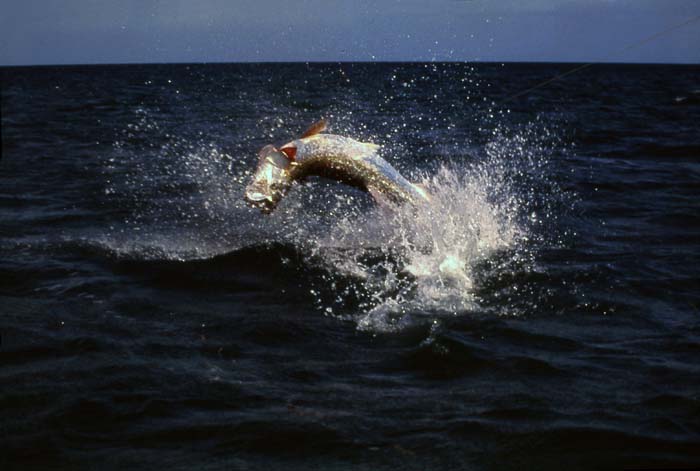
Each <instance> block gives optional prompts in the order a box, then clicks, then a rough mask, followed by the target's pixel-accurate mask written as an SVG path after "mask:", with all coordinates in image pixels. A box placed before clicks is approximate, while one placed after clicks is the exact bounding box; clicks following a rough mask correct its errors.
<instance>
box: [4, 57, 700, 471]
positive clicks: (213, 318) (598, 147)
mask: <svg viewBox="0 0 700 471" xmlns="http://www.w3.org/2000/svg"><path fill="white" fill-rule="evenodd" d="M571 67H573V66H570V65H552V64H550V65H543V64H539V65H538V64H506V65H501V64H483V65H477V66H471V65H466V64H341V65H339V64H312V65H304V64H286V65H285V64H269V65H252V64H251V65H189V66H187V65H148V66H96V67H47V68H4V69H2V161H0V335H1V336H2V344H1V345H0V431H1V434H2V436H1V437H0V440H1V441H2V448H3V451H2V453H0V468H2V469H15V468H17V469H31V468H37V469H53V468H68V469H100V470H102V469H164V468H170V469H261V468H263V467H266V468H268V469H367V470H370V469H371V470H375V469H523V468H526V469H527V468H530V469H561V468H562V467H567V468H569V469H591V468H598V469H600V468H620V467H651V466H655V467H693V466H700V268H699V267H700V67H699V66H657V65H652V66H647V65H634V66H626V65H600V66H593V67H590V68H588V69H586V70H583V71H581V72H579V73H577V74H575V75H573V76H569V77H567V78H566V79H564V80H561V81H558V82H554V83H552V84H550V85H548V86H546V87H543V88H539V89H537V90H534V91H532V92H531V93H529V94H527V95H525V96H521V97H518V98H516V99H514V100H508V97H510V96H512V95H514V94H516V93H518V92H520V91H522V90H524V89H526V88H528V87H530V86H533V85H535V84H536V83H538V82H541V81H543V80H546V79H548V78H550V77H552V76H554V75H556V74H558V73H561V72H564V71H566V70H569V69H570V68H571ZM321 116H325V117H326V118H328V119H329V121H330V123H331V128H330V131H331V132H334V133H337V134H343V135H348V136H351V137H354V138H357V139H360V140H365V141H372V142H375V143H377V144H381V145H382V148H383V150H382V155H383V156H384V157H385V158H386V159H387V160H388V161H389V162H391V163H392V164H393V165H395V166H396V167H397V168H398V169H400V170H401V171H402V173H404V174H405V175H406V176H407V177H408V178H410V179H411V180H414V181H422V182H423V183H424V184H425V185H426V187H427V188H428V189H429V191H430V192H431V194H432V195H433V203H432V205H431V206H430V207H429V208H422V209H420V210H418V211H415V210H408V209H406V208H402V209H400V210H397V211H395V212H392V211H390V210H387V209H382V208H377V207H375V205H374V204H373V202H372V200H371V199H370V198H369V197H368V196H367V195H364V194H362V193H359V192H358V191H357V190H354V189H351V188H345V187H343V186H341V185H339V184H336V183H334V182H330V181H324V180H315V181H311V182H309V183H308V184H306V185H300V186H299V187H297V188H294V189H292V191H291V192H290V194H289V195H288V196H287V197H286V199H285V200H284V201H283V202H282V204H281V205H280V206H279V208H278V209H277V211H276V212H275V213H274V214H273V215H271V216H265V215H262V214H260V213H259V212H258V211H256V210H254V209H251V208H248V207H246V206H245V204H244V202H243V200H242V192H243V188H244V187H245V185H246V183H247V182H248V180H249V178H250V172H251V171H252V170H253V169H254V167H255V164H256V154H257V151H258V150H259V149H260V148H261V147H262V146H263V145H265V144H268V143H275V144H278V145H279V144H282V143H284V142H286V141H288V140H290V139H292V138H294V137H296V136H298V135H299V134H300V133H301V132H303V130H304V129H305V128H306V127H307V126H308V125H309V124H311V123H312V122H313V121H315V120H316V119H318V118H319V117H321Z"/></svg>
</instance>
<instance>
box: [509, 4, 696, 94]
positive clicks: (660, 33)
mask: <svg viewBox="0 0 700 471" xmlns="http://www.w3.org/2000/svg"><path fill="white" fill-rule="evenodd" d="M698 20H700V15H698V16H695V17H693V18H690V19H687V20H685V21H683V22H682V23H678V24H675V25H673V26H669V27H668V28H666V29H664V30H662V31H658V32H656V33H654V34H652V35H651V36H647V37H646V38H643V39H641V40H639V41H637V42H635V43H632V44H630V45H629V46H626V47H624V48H622V49H620V50H619V51H615V52H613V53H610V54H608V55H607V57H606V58H608V57H611V56H613V55H616V54H620V53H623V52H627V51H629V50H630V49H634V48H636V47H639V46H642V45H644V44H646V43H649V42H651V41H654V40H655V39H658V38H660V37H662V36H665V35H666V34H668V33H671V32H672V31H675V30H677V29H679V28H682V27H683V26H686V25H689V24H691V23H694V22H696V21H698ZM598 63H599V62H589V63H587V64H583V65H579V66H578V67H575V68H573V69H571V70H569V71H567V72H564V73H562V74H559V75H555V76H554V77H552V78H550V79H548V80H545V81H544V82H540V83H538V84H537V85H535V86H533V87H530V88H528V89H527V90H523V91H522V92H518V93H516V94H515V95H511V96H509V97H507V98H505V99H504V100H503V101H502V103H507V102H509V101H511V100H514V99H516V98H518V97H521V96H523V95H525V94H527V93H530V92H531V91H533V90H536V89H538V88H540V87H544V86H545V85H548V84H550V83H552V82H554V81H556V80H559V79H562V78H564V77H566V76H568V75H571V74H575V73H576V72H580V71H581V70H583V69H587V68H588V67H590V66H592V65H595V64H598Z"/></svg>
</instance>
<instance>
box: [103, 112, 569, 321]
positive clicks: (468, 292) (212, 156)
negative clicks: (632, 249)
mask: <svg viewBox="0 0 700 471" xmlns="http://www.w3.org/2000/svg"><path fill="white" fill-rule="evenodd" d="M154 129H155V130H157V125H156V124H155V123H154V122H153V120H151V119H149V116H148V115H147V114H143V113H141V115H140V120H139V121H138V122H137V124H136V125H135V126H131V127H130V128H129V130H128V133H129V134H130V135H129V136H126V137H128V138H133V137H134V133H136V137H138V132H146V131H148V132H152V131H153V130H154ZM555 141H556V139H553V133H552V132H550V131H549V130H548V129H547V128H546V126H543V125H541V124H528V125H526V126H524V127H522V128H519V129H515V130H513V129H508V128H503V127H498V126H496V127H495V128H494V129H493V130H492V131H491V136H490V138H489V140H488V142H487V143H486V144H484V145H481V146H479V145H474V144H472V145H462V146H452V147H449V148H446V149H445V152H450V153H452V152H454V150H455V149H459V148H460V147H461V148H462V149H468V152H469V153H468V154H467V153H466V152H464V151H463V152H462V153H461V154H456V155H455V154H452V155H450V156H449V157H447V156H444V157H443V158H442V160H443V162H447V163H444V164H442V165H441V166H440V165H437V166H435V165H433V169H435V168H436V167H437V170H431V171H430V173H429V174H426V173H423V174H417V173H415V172H414V175H413V176H414V178H413V180H414V181H417V182H419V183H420V184H422V185H423V186H424V187H425V188H426V189H427V190H428V192H429V193H430V195H431V202H430V204H426V205H422V206H420V207H417V208H414V207H410V206H402V207H381V206H376V205H374V204H373V203H372V201H371V199H370V198H369V196H367V195H365V194H363V193H359V192H357V191H356V190H353V189H349V188H346V187H344V186H342V185H338V184H336V183H333V182H324V181H313V182H311V183H310V184H307V185H298V186H297V187H296V188H294V189H292V191H290V193H289V194H288V196H287V197H286V198H285V199H284V200H283V201H282V203H281V204H280V206H279V208H278V209H277V211H276V212H275V213H273V214H272V215H271V216H262V215H260V214H258V213H257V212H256V211H255V210H252V209H250V208H247V207H246V206H245V204H244V203H243V200H242V197H241V195H242V194H243V189H244V187H245V185H246V184H247V182H248V180H249V178H250V171H251V169H252V168H254V165H253V164H252V163H251V162H250V161H249V160H251V159H254V157H255V156H254V155H251V159H240V158H239V159H233V158H232V157H231V156H230V155H229V154H227V153H225V152H224V151H222V150H221V149H220V148H219V147H218V146H216V145H214V144H211V143H208V142H205V141H203V140H201V139H200V140H196V139H195V140H194V141H193V140H192V139H186V138H181V137H175V136H170V135H167V136H165V139H163V142H162V143H161V144H160V147H155V148H146V149H140V150H138V151H135V150H134V149H133V145H131V147H130V144H129V143H128V142H127V143H126V144H125V143H123V142H118V143H117V144H116V145H115V153H116V157H115V158H114V160H116V163H115V162H111V163H110V165H108V166H107V167H106V168H107V174H108V175H107V176H108V177H109V179H110V182H109V184H108V185H107V188H106V190H105V193H106V194H107V196H108V197H110V198H114V197H121V198H122V199H125V201H123V204H124V205H126V206H130V212H129V215H128V216H127V217H126V219H125V221H124V224H121V225H119V229H116V230H114V231H112V232H110V233H109V234H106V235H105V236H104V237H103V238H102V240H101V243H103V244H105V245H107V246H109V247H111V248H112V250H113V251H115V252H116V253H118V254H126V256H127V257H136V258H142V257H145V258H166V259H176V260H190V259H195V258H196V259H202V258H204V259H206V258H211V257H214V256H217V255H221V254H225V253H230V252H233V251H236V250H239V249H243V248H245V247H250V246H261V245H265V244H270V245H274V244H280V243H281V244H286V245H289V246H292V247H294V248H295V249H296V250H298V251H300V252H301V253H304V254H306V256H305V258H306V260H307V262H308V266H309V267H312V268H314V273H316V274H315V275H314V276H313V277H311V276H310V279H308V280H306V281H305V285H306V288H308V290H309V294H310V295H311V296H312V297H313V299H314V300H315V304H316V306H317V307H318V308H319V310H320V311H322V312H324V313H325V314H328V315H333V316H337V317H340V318H344V319H350V320H352V321H354V322H356V323H357V325H358V328H360V329H365V330H370V331H375V332H376V331H392V330H400V329H402V328H404V327H406V326H409V325H413V324H415V323H416V322H425V321H428V322H433V321H434V320H435V319H437V318H441V317H444V316H454V315H460V314H464V313H465V312H470V311H473V310H478V309H479V307H480V299H479V294H478V293H479V288H480V285H481V284H482V280H481V279H480V272H479V270H478V267H479V266H480V264H483V263H484V262H485V261H488V260H491V259H493V258H498V257H501V258H503V259H505V262H503V261H502V262H500V263H499V267H500V268H501V269H508V266H509V264H510V265H512V264H518V265H519V266H520V267H521V268H522V266H523V265H525V266H527V265H528V264H533V260H534V259H535V258H536V248H535V249H533V243H534V245H535V246H536V244H537V243H541V242H542V241H543V240H545V239H550V240H551V237H552V236H551V235H543V231H542V230H541V226H543V224H544V223H545V222H548V221H551V220H552V219H554V218H556V215H557V211H554V210H553V205H554V203H555V201H556V196H557V192H558V191H559V190H557V189H556V185H555V184H554V183H553V181H552V180H551V178H550V177H549V166H550V163H551V159H550V156H551V155H552V152H553V150H554V149H555V148H556V145H557V144H556V143H555V144H554V145H553V144H552V142H555ZM388 158H389V160H393V161H394V163H396V160H397V159H391V156H388ZM399 163H400V161H399ZM399 166H400V165H399ZM403 170H404V171H406V169H403ZM422 171H423V172H426V170H425V166H424V168H423V170H422ZM410 173H411V172H410V171H408V172H407V174H409V175H410ZM318 268H320V269H321V270H320V273H322V274H321V275H318V273H319V271H318V270H317V269H318Z"/></svg>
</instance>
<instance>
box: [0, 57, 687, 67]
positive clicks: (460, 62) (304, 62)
mask: <svg viewBox="0 0 700 471" xmlns="http://www.w3.org/2000/svg"><path fill="white" fill-rule="evenodd" d="M231 64H242V65H263V64H280V65H292V64H307V65H308V64H489V65H493V64H503V65H505V64H549V65H556V64H569V65H573V64H591V65H679V66H694V65H700V62H635V61H623V62H620V61H605V60H603V61H572V60H561V61H550V60H533V61H527V60H507V61H498V60H471V61H469V60H449V59H448V60H386V61H379V60H356V61H350V60H337V61H333V60H309V61H282V60H262V61H195V62H192V61H182V62H179V61H176V62H138V61H134V62H85V63H79V62H76V63H44V64H0V68H8V69H9V68H30V67H100V66H107V67H109V66H127V65H231Z"/></svg>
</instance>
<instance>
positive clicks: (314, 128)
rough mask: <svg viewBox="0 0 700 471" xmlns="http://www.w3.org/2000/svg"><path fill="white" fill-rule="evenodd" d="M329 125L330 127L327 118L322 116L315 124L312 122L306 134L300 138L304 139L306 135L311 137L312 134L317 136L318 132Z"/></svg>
mask: <svg viewBox="0 0 700 471" xmlns="http://www.w3.org/2000/svg"><path fill="white" fill-rule="evenodd" d="M327 127H328V124H327V122H326V119H325V118H321V119H319V120H318V121H316V122H315V123H314V124H312V125H311V126H310V127H309V129H307V130H306V132H304V134H302V135H301V138H300V139H304V138H306V137H311V136H315V135H316V134H320V133H322V132H323V131H325V130H326V128H327Z"/></svg>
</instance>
